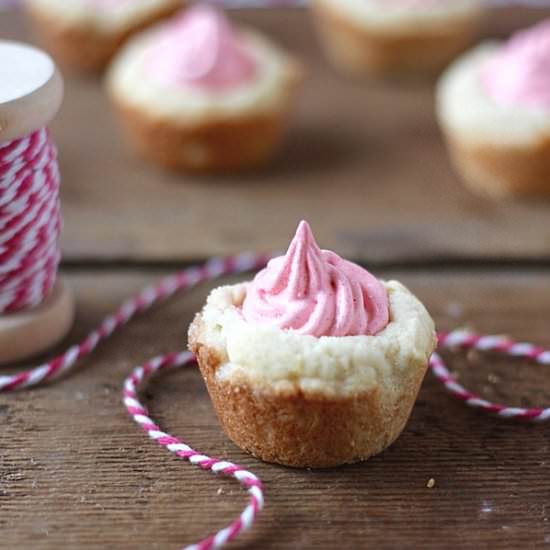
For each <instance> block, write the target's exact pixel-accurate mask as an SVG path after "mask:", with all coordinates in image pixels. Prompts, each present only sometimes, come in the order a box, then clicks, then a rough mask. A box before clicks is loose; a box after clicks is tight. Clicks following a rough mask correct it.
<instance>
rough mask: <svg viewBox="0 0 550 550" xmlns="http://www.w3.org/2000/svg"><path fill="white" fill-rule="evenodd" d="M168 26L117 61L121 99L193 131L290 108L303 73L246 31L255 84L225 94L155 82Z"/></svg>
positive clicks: (115, 91) (115, 83) (113, 80)
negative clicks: (155, 57)
mask: <svg viewBox="0 0 550 550" xmlns="http://www.w3.org/2000/svg"><path fill="white" fill-rule="evenodd" d="M162 27H163V25H160V26H157V27H156V28H154V29H152V30H149V31H147V32H145V33H142V34H141V35H139V36H137V37H135V38H133V39H131V40H130V42H129V43H128V44H127V45H126V46H125V47H124V48H123V50H122V52H121V53H120V54H119V55H118V56H117V57H116V59H115V61H114V63H113V65H112V67H111V69H110V71H109V74H108V77H107V84H108V87H109V90H110V92H111V94H112V95H113V96H114V98H115V99H117V100H118V101H120V102H121V103H122V104H124V105H126V106H127V107H130V108H135V109H137V110H139V111H140V112H143V113H147V114H149V115H150V116H151V117H152V118H158V119H164V120H167V121H172V122H178V120H179V121H180V122H181V123H182V124H185V125H187V126H190V125H199V124H201V123H204V122H208V121H212V120H219V119H227V118H231V117H241V116H243V115H245V116H246V115H254V114H264V113H272V112H276V111H278V110H280V109H281V108H283V107H284V106H286V105H287V103H288V101H289V95H290V94H291V93H292V92H293V85H292V84H293V83H294V81H296V80H297V79H298V78H299V74H300V69H299V67H298V66H297V64H296V63H295V62H294V61H293V60H291V59H290V58H289V57H288V56H287V55H286V54H285V53H284V52H283V51H282V50H280V49H279V48H277V47H276V46H275V45H274V44H272V43H271V42H270V41H269V40H268V39H267V38H264V37H263V36H261V35H260V34H258V33H255V32H252V31H247V30H246V31H245V30H241V32H242V35H243V40H244V43H245V47H246V48H247V50H248V51H249V52H250V54H251V55H252V56H253V57H254V58H255V60H256V67H257V70H256V74H255V75H254V77H253V78H252V79H250V81H248V82H245V83H243V84H240V85H238V86H235V87H233V88H230V89H227V90H222V91H216V90H214V91H210V90H208V89H206V88H203V87H196V86H193V85H179V84H178V85H173V86H168V85H165V84H163V83H161V82H158V81H157V80H155V79H154V78H151V75H150V71H148V70H147V69H148V68H147V63H148V62H150V59H149V55H150V49H151V45H152V44H154V43H155V41H156V40H158V37H159V33H160V32H162V30H163V29H162Z"/></svg>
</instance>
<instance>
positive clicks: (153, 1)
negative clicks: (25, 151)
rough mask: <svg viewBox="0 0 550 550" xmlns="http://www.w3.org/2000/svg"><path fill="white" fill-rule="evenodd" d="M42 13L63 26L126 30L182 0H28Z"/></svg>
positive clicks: (110, 30) (109, 30)
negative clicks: (53, 18)
mask: <svg viewBox="0 0 550 550" xmlns="http://www.w3.org/2000/svg"><path fill="white" fill-rule="evenodd" d="M24 2H25V3H26V5H27V6H28V7H29V8H31V9H35V10H37V11H38V12H39V13H43V14H45V15H48V16H51V17H55V19H56V20H57V21H58V22H59V25H60V26H61V27H67V28H70V27H91V28H95V29H97V30H98V31H100V32H105V33H116V32H123V31H125V30H126V29H128V28H130V27H133V26H134V25H136V24H139V23H141V22H142V21H146V20H147V19H148V18H149V17H151V16H154V15H155V14H157V13H158V12H159V11H162V10H164V9H166V8H168V7H170V6H177V5H178V4H179V2H178V0H24Z"/></svg>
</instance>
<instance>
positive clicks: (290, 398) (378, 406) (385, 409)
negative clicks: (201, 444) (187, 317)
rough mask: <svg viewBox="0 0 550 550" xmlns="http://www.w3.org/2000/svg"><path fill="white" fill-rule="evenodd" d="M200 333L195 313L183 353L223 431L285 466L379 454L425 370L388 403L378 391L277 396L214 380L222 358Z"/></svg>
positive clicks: (418, 368)
mask: <svg viewBox="0 0 550 550" xmlns="http://www.w3.org/2000/svg"><path fill="white" fill-rule="evenodd" d="M203 332H204V327H203V323H202V319H201V315H200V314H198V315H197V316H196V318H195V320H194V321H193V323H192V325H191V327H190V330H189V349H190V350H191V351H192V352H193V353H194V354H195V355H196V357H197V361H198V363H199V367H200V370H201V373H202V376H203V378H204V381H205V383H206V386H207V388H208V392H209V394H210V397H211V399H212V403H213V404H214V408H215V410H216V413H217V415H218V418H219V420H220V422H221V424H222V426H223V429H224V431H225V433H226V434H227V435H228V436H229V437H230V438H231V439H232V440H233V442H234V443H235V444H236V445H238V446H239V447H241V448H242V449H244V450H246V451H248V452H250V453H252V454H253V455H254V456H256V457H257V458H260V459H262V460H265V461H266V462H275V463H278V464H283V465H287V466H295V467H313V468H321V467H330V466H337V465H341V464H346V463H353V462H358V461H361V460H365V459H367V458H369V457H370V456H372V455H375V454H377V453H380V452H381V451H383V450H384V449H385V448H387V447H388V446H389V445H390V444H391V443H393V441H395V439H396V438H397V437H398V436H399V434H400V433H401V432H402V430H403V428H404V427H405V424H406V423H407V420H408V418H409V415H410V412H411V410H412V407H413V405H414V402H415V400H416V397H417V394H418V391H419V389H420V385H421V383H422V380H423V378H424V374H425V372H426V368H427V364H426V362H424V363H423V364H417V365H410V368H408V369H406V370H407V373H409V374H410V376H409V377H408V378H407V379H405V380H404V381H403V384H402V385H401V387H400V389H399V395H398V397H397V399H393V398H392V399H391V400H388V399H386V396H385V395H384V394H383V392H382V391H380V388H378V387H374V388H373V389H371V390H369V391H364V392H357V393H355V394H352V395H346V396H328V395H324V394H322V393H318V394H308V395H304V393H303V392H301V391H299V390H287V391H278V392H276V391H274V390H273V389H270V388H254V387H252V386H251V385H250V384H249V383H248V382H247V381H245V380H234V379H231V380H228V379H223V378H222V379H221V380H220V377H218V376H216V373H217V370H218V369H219V368H220V367H221V365H223V364H224V363H225V361H226V357H224V355H225V354H224V352H223V350H218V349H215V348H213V347H212V346H208V345H207V344H205V342H204V341H205V338H204V334H203ZM419 361H420V360H419ZM411 373H412V374H411ZM388 403H392V405H388Z"/></svg>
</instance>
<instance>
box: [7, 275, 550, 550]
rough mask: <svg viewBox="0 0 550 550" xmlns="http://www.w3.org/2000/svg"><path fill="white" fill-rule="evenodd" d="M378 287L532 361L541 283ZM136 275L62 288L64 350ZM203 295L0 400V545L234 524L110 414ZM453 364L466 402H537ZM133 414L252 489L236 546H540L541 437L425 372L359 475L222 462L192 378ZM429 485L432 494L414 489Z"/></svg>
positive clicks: (221, 502) (224, 503) (485, 368)
mask: <svg viewBox="0 0 550 550" xmlns="http://www.w3.org/2000/svg"><path fill="white" fill-rule="evenodd" d="M384 275H386V276H388V277H393V276H398V277H399V278H400V279H401V280H402V281H403V282H405V283H406V284H408V285H409V286H410V287H411V288H412V289H413V290H414V291H415V292H417V293H418V295H419V296H420V297H421V298H422V299H423V300H424V301H425V303H426V304H427V306H428V307H429V309H430V310H431V311H432V313H433V315H434V316H435V318H436V320H437V323H438V325H439V326H440V328H451V327H454V326H457V325H469V326H472V327H474V328H476V329H479V330H481V331H486V332H510V333H513V334H515V335H516V336H517V337H518V338H526V339H527V338H529V339H534V340H535V341H537V342H539V343H540V344H543V345H546V346H547V347H550V335H549V334H548V314H547V312H548V311H550V277H549V275H550V273H549V272H548V271H536V272H535V271H533V272H528V273H513V272H505V273H497V272H495V273H481V272H480V273H478V272H462V273H455V274H453V273H446V272H441V273H438V274H429V273H425V272H418V273H412V274H407V275H403V274H400V273H387V274H384ZM153 278H154V277H153V274H152V273H151V272H143V273H135V272H134V273H127V272H113V273H109V272H96V273H80V274H78V273H77V274H74V273H73V274H72V275H71V276H70V277H69V281H70V282H71V283H72V284H73V286H74V287H75V288H76V290H77V294H78V323H77V326H76V328H75V331H74V334H73V335H72V338H73V339H74V338H76V337H77V336H79V335H83V334H84V332H85V331H86V330H87V329H89V328H90V327H91V326H92V325H94V324H95V323H96V322H98V321H99V319H100V318H101V317H102V315H104V314H105V313H107V312H109V311H110V310H111V309H112V308H113V307H114V306H115V305H116V304H117V303H118V302H120V301H121V300H122V299H123V298H125V297H127V296H128V295H129V293H131V292H133V291H135V290H137V289H139V288H141V286H142V285H143V284H145V283H146V282H149V281H150V280H152V279H153ZM206 291H207V289H206V288H205V287H203V288H200V289H197V290H196V291H194V292H192V293H191V294H189V295H186V296H181V297H179V298H177V299H176V300H174V301H173V302H172V303H170V304H166V305H165V306H162V307H159V308H157V309H156V310H155V311H153V312H151V313H150V314H148V315H145V316H143V317H141V318H139V319H136V320H135V321H134V322H132V323H130V324H129V325H128V326H127V327H126V328H125V329H124V330H123V331H122V332H121V333H120V334H119V335H117V336H115V337H114V338H113V339H112V340H111V341H110V342H108V343H106V345H105V346H103V347H102V348H101V349H99V350H98V351H97V353H96V354H95V355H94V356H93V357H92V358H90V359H89V360H87V361H85V362H84V363H83V365H82V369H81V371H80V372H78V373H76V374H74V375H73V376H70V377H68V378H67V379H66V380H64V381H63V382H60V383H58V384H55V385H52V386H51V387H49V388H42V389H37V390H33V391H30V392H27V393H19V394H15V395H3V396H0V421H1V424H2V429H1V430H0V448H1V452H0V531H1V533H2V537H1V540H0V547H2V548H6V549H8V548H41V549H54V548H59V547H60V546H65V547H68V548H90V549H91V548H97V549H99V548H102V549H103V548H139V549H154V548H163V549H164V548H179V547H180V546H181V545H182V544H183V543H185V542H191V541H192V540H194V539H196V538H197V537H200V536H201V535H204V534H205V533H207V532H208V531H210V530H213V529H215V528H219V527H221V526H222V525H223V524H224V523H225V522H228V521H229V520H230V519H231V518H232V517H233V515H235V514H236V513H238V512H239V510H240V508H241V506H242V505H243V503H244V501H245V496H244V493H243V492H242V491H241V490H240V489H239V488H238V486H237V485H236V484H235V483H234V482H232V481H229V480H224V479H221V478H216V477H214V476H212V475H210V474H206V473H203V472H200V471H199V470H197V469H195V468H194V467H191V466H190V465H188V464H184V463H181V462H180V461H178V460H177V459H175V458H174V457H172V456H169V455H168V454H167V453H166V452H165V451H164V450H161V449H159V448H157V447H156V446H155V444H154V443H152V442H150V441H148V440H147V439H146V438H145V436H144V435H142V434H141V433H140V431H139V429H138V428H137V427H136V426H135V425H134V424H133V423H132V422H131V421H130V419H129V418H128V417H127V416H126V413H125V411H124V410H123V408H122V405H121V403H120V389H121V384H122V381H123V379H124V377H125V375H127V374H128V372H129V370H130V369H131V367H132V366H133V365H135V364H138V363H139V362H141V361H143V360H145V359H146V358H149V357H150V356H152V355H155V354H158V353H162V352H167V351H171V350H176V349H178V348H181V347H183V346H184V345H185V331H186V326H187V324H188V323H189V321H190V320H191V318H192V315H193V313H194V311H195V310H196V309H198V308H199V307H200V305H201V303H202V301H203V300H204V297H205V294H206ZM470 359H471V361H470V363H468V365H466V364H465V361H464V360H463V358H460V357H457V356H455V357H454V358H453V367H454V368H455V369H456V370H457V371H459V372H460V376H461V380H462V381H467V382H468V383H469V384H470V385H471V386H472V388H477V389H479V390H480V391H481V392H482V393H483V394H484V395H486V396H488V397H490V398H495V397H496V398H501V399H511V400H512V401H514V400H515V402H518V403H519V402H520V401H521V402H523V401H524V399H520V398H519V396H524V398H525V399H528V400H529V402H531V403H532V404H543V403H547V404H548V403H550V385H549V383H548V380H549V375H548V372H546V370H544V369H543V368H541V367H538V368H537V367H532V366H528V365H526V364H524V363H522V364H520V363H519V362H518V363H516V364H512V363H509V362H508V361H500V360H496V359H494V358H493V357H490V358H480V357H477V356H476V357H471V358H470ZM472 365H475V366H476V368H472ZM514 396H515V397H514ZM146 402H147V404H148V406H149V407H150V410H151V413H152V415H153V416H154V418H155V419H157V420H158V422H159V424H160V425H161V426H162V427H163V428H165V429H166V430H168V431H171V432H172V433H174V434H177V435H178V436H181V437H183V438H185V440H186V441H187V442H188V443H190V444H192V445H194V446H196V447H197V448H198V449H200V450H202V451H204V452H207V453H212V454H214V455H216V456H224V457H228V458H230V459H231V460H234V461H237V462H239V463H241V464H243V465H245V466H247V467H249V468H251V469H252V470H253V471H254V472H256V473H257V474H258V475H260V476H261V477H262V479H263V480H264V482H265V485H266V491H267V508H266V511H265V513H264V514H263V515H262V516H261V519H260V522H259V524H258V526H257V527H256V528H255V529H254V530H253V531H252V532H251V533H250V534H248V535H247V536H246V537H245V538H244V539H243V542H242V543H241V544H240V545H239V544H237V545H236V546H235V547H236V548H238V547H241V548H242V547H244V545H245V543H246V542H247V543H249V546H248V547H250V548H266V549H267V548H273V549H275V548H276V549H278V550H281V549H291V548H292V549H294V548H350V549H351V548H388V549H390V548H433V549H439V548H442V547H449V548H472V549H474V548H476V549H478V548H497V547H498V548H505V547H507V548H542V547H545V545H548V544H549V543H550V520H549V518H550V515H549V514H550V496H549V495H550V482H549V481H548V479H549V478H550V462H549V460H548V450H549V446H550V436H549V433H548V429H547V428H546V427H545V426H527V425H522V424H514V423H507V422H502V421H497V420H494V419H491V418H486V417H485V416H482V415H480V414H477V413H475V412H472V411H470V410H467V409H466V408H464V407H463V405H461V404H459V403H457V402H455V401H453V400H452V399H451V398H449V397H448V396H447V395H446V394H445V393H444V392H443V391H442V390H441V388H440V387H439V386H438V385H437V384H436V383H435V382H434V380H433V378H432V377H431V376H430V375H428V377H427V380H426V383H425V385H424V387H423V389H422V392H421V395H420V398H419V401H418V403H417V405H416V407H415V410H414V413H413V417H412V420H411V422H410V424H409V427H408V429H407V430H406V432H405V433H404V434H403V436H402V437H401V438H400V439H399V440H398V442H397V443H396V444H395V445H394V446H393V447H391V448H390V449H389V450H388V451H387V452H385V453H383V454H382V455H381V456H379V457H376V458H374V459H372V460H370V461H368V462H367V463H364V464H361V465H355V466H351V467H345V468H339V469H333V470H329V471H301V470H291V469H287V468H281V467H277V466H272V465H267V464H262V463H260V462H258V461H256V460H254V459H252V458H250V457H248V456H247V455H246V454H244V453H242V452H241V451H239V450H238V449H237V448H236V447H235V446H233V444H232V443H231V442H230V441H229V440H228V439H227V438H226V437H225V436H224V435H223V433H222V432H221V430H220V428H219V426H218V424H217V422H216V420H215V417H214V414H213V412H212V409H211V406H210V403H209V401H208V397H207V394H206V391H205V389H204V387H203V385H202V381H201V379H200V376H199V374H198V372H197V370H196V369H194V368H189V369H187V370H184V371H180V372H175V373H173V374H167V375H164V376H162V377H160V378H158V379H157V380H156V381H155V382H154V383H153V384H152V385H151V386H150V387H149V389H148V390H147V392H146ZM430 478H434V479H435V482H436V485H435V487H434V488H433V489H428V488H427V487H426V483H427V481H428V480H429V479H430Z"/></svg>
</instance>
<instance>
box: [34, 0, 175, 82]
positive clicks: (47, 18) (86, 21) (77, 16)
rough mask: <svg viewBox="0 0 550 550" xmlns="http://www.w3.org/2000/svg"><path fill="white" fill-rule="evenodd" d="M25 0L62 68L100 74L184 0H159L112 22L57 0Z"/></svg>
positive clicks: (41, 36) (38, 32)
mask: <svg viewBox="0 0 550 550" xmlns="http://www.w3.org/2000/svg"><path fill="white" fill-rule="evenodd" d="M57 4H59V7H56V2H49V1H46V0H24V6H25V11H26V13H27V14H28V16H29V19H30V21H31V25H32V27H33V29H34V31H35V34H36V35H37V36H38V38H39V41H40V42H41V43H42V44H43V46H44V48H45V49H46V50H48V51H49V52H50V53H51V54H52V55H53V57H54V58H55V59H56V61H58V62H59V63H60V64H61V65H63V66H65V67H71V68H74V69H78V70H81V71H87V72H100V71H101V70H103V69H104V68H105V67H106V66H107V64H108V63H109V61H110V60H111V59H112V57H113V56H114V55H115V53H116V52H117V51H118V50H119V49H120V47H121V46H122V45H123V44H124V42H126V40H127V39H128V38H129V37H130V36H132V35H133V34H135V33H137V32H139V31H141V30H143V29H145V28H147V27H149V26H151V25H153V24H155V23H157V22H159V21H161V20H162V19H166V18H167V17H170V16H171V15H173V14H175V13H176V12H177V11H178V10H180V9H181V0H158V1H154V0H153V1H152V2H150V4H151V7H149V8H148V9H144V10H137V11H136V12H135V13H134V14H133V15H132V14H131V13H130V14H128V16H127V17H119V18H115V19H114V20H113V19H111V20H109V17H108V15H103V16H102V17H100V18H97V17H94V16H87V15H86V11H85V8H82V9H81V10H77V8H73V9H72V10H71V9H70V6H67V4H66V2H63V5H61V2H60V1H59V0H58V1H57Z"/></svg>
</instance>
